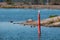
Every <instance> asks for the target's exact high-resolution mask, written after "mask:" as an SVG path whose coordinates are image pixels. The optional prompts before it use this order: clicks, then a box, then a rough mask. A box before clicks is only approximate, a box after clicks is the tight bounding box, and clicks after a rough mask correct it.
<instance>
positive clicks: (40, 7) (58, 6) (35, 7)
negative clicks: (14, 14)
mask: <svg viewBox="0 0 60 40" xmlns="http://www.w3.org/2000/svg"><path fill="white" fill-rule="evenodd" d="M0 8H29V9H30V8H31V9H44V8H47V9H60V5H19V6H14V5H5V6H0Z"/></svg>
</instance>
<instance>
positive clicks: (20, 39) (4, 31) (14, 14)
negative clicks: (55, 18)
mask: <svg viewBox="0 0 60 40" xmlns="http://www.w3.org/2000/svg"><path fill="white" fill-rule="evenodd" d="M40 11H41V12H40V15H41V20H43V19H46V18H48V17H49V15H60V10H51V9H40ZM37 14H38V10H37V9H0V40H38V32H37V30H38V29H37V26H36V27H30V26H23V25H20V24H12V23H10V22H9V21H14V22H18V21H19V22H21V21H25V20H27V19H29V18H32V19H34V20H37ZM40 40H60V27H43V26H41V36H40Z"/></svg>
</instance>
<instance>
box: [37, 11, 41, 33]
mask: <svg viewBox="0 0 60 40" xmlns="http://www.w3.org/2000/svg"><path fill="white" fill-rule="evenodd" d="M40 33H41V27H40V10H39V11H38V34H40Z"/></svg>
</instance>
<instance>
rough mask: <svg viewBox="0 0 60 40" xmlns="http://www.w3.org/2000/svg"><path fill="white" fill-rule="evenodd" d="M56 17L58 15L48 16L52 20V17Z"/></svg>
mask: <svg viewBox="0 0 60 40" xmlns="http://www.w3.org/2000/svg"><path fill="white" fill-rule="evenodd" d="M56 16H58V15H50V16H49V18H53V17H56Z"/></svg>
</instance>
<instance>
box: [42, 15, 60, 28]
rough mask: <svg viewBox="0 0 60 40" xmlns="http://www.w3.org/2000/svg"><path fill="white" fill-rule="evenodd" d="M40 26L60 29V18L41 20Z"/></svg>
mask: <svg viewBox="0 0 60 40" xmlns="http://www.w3.org/2000/svg"><path fill="white" fill-rule="evenodd" d="M41 26H46V27H60V16H57V17H53V18H48V19H45V20H42V21H41Z"/></svg>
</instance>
